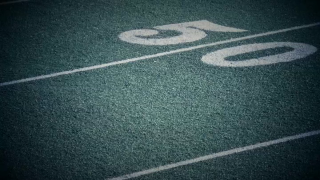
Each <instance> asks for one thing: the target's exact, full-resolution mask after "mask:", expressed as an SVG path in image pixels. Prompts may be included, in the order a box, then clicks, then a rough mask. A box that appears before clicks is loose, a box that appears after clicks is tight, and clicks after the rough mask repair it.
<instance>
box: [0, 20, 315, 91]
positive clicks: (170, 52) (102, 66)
mask: <svg viewBox="0 0 320 180" xmlns="http://www.w3.org/2000/svg"><path fill="white" fill-rule="evenodd" d="M318 25H320V22H317V23H313V24H308V25H302V26H295V27H291V28H286V29H281V30H276V31H269V32H265V33H259V34H254V35H249V36H245V37H239V38H234V39H229V40H224V41H218V42H214V43H208V44H203V45H198V46H192V47H188V48H181V49H177V50H172V51H167V52H162V53H157V54H152V55H145V56H141V57H136V58H131V59H125V60H120V61H114V62H111V63H105V64H100V65H95V66H89V67H84V68H79V69H73V70H69V71H62V72H57V73H52V74H47V75H40V76H35V77H30V78H25V79H20V80H14V81H8V82H3V83H0V87H2V86H8V85H13V84H20V83H25V82H30V81H36V80H40V79H47V78H52V77H57V76H62V75H67V74H73V73H78V72H84V71H90V70H95V69H101V68H106V67H109V66H114V65H119V64H126V63H130V62H136V61H140V60H145V59H151V58H156V57H161V56H167V55H171V54H177V53H181V52H187V51H192V50H195V49H201V48H205V47H210V46H216V45H221V44H227V43H231V42H237V41H242V40H248V39H253V38H257V37H263V36H268V35H273V34H278V33H284V32H288V31H293V30H298V29H304V28H309V27H314V26H318Z"/></svg>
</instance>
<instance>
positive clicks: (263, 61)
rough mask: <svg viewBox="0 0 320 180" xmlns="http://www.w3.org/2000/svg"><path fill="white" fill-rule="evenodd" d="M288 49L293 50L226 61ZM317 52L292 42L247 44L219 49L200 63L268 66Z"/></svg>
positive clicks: (225, 65) (232, 65) (229, 65)
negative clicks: (267, 50) (245, 55)
mask: <svg viewBox="0 0 320 180" xmlns="http://www.w3.org/2000/svg"><path fill="white" fill-rule="evenodd" d="M281 47H289V48H293V50H292V51H289V52H285V53H281V54H276V55H271V56H264V57H260V58H254V59H247V60H243V61H227V60H226V58H227V57H230V56H235V55H240V54H244V53H249V52H255V51H259V50H266V49H272V48H281ZM316 51H317V48H316V47H314V46H311V45H308V44H303V43H293V42H273V43H260V44H247V45H241V46H236V47H231V48H225V49H221V50H218V51H215V52H211V53H208V54H206V55H204V56H203V57H202V59H201V60H202V61H203V62H204V63H207V64H211V65H215V66H223V67H247V66H258V65H268V64H275V63H280V62H290V61H293V60H297V59H301V58H305V57H307V56H308V55H310V54H313V53H315V52H316Z"/></svg>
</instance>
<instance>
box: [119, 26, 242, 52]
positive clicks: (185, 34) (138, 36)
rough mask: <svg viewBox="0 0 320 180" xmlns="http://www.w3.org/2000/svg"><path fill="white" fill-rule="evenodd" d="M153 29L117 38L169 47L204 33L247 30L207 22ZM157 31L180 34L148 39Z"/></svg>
mask: <svg viewBox="0 0 320 180" xmlns="http://www.w3.org/2000/svg"><path fill="white" fill-rule="evenodd" d="M153 28H154V29H156V30H153V29H135V30H130V31H126V32H123V33H121V34H120V35H119V38H120V39H121V40H122V41H125V42H128V43H133V44H142V45H151V46H154V45H158V46H159V45H160V46H164V45H171V44H181V43H188V42H194V41H198V40H200V39H203V38H205V37H206V36H207V34H206V33H205V32H204V31H213V32H245V31H247V30H244V29H237V28H232V27H227V26H221V25H219V24H215V23H212V22H209V21H207V20H200V21H193V22H184V23H178V24H167V25H162V26H155V27H153ZM158 30H163V31H177V32H180V35H178V36H174V37H166V38H155V39H154V38H148V39H147V37H149V36H154V35H157V34H159V31H158Z"/></svg>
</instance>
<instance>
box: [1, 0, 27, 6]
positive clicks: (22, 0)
mask: <svg viewBox="0 0 320 180" xmlns="http://www.w3.org/2000/svg"><path fill="white" fill-rule="evenodd" d="M27 1H29V0H17V1H8V2H1V3H0V6H1V5H7V4H15V3H21V2H27Z"/></svg>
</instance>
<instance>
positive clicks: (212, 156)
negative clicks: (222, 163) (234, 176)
mask: <svg viewBox="0 0 320 180" xmlns="http://www.w3.org/2000/svg"><path fill="white" fill-rule="evenodd" d="M319 134H320V130H316V131H310V132H306V133H302V134H297V135H293V136H287V137H284V138H280V139H275V140H271V141H266V142H262V143H257V144H254V145H249V146H244V147H240V148H235V149H230V150H227V151H222V152H218V153H213V154H209V155H206V156H201V157H197V158H194V159H189V160H185V161H180V162H176V163H172V164H167V165H164V166H159V167H156V168H151V169H147V170H143V171H139V172H134V173H131V174H126V175H123V176H119V177H114V178H110V179H107V180H124V179H131V178H136V177H140V176H143V175H148V174H153V173H156V172H160V171H164V170H168V169H172V168H176V167H180V166H185V165H190V164H194V163H198V162H202V161H207V160H212V159H216V158H219V157H224V156H228V155H232V154H238V153H242V152H245V151H252V150H255V149H261V148H264V147H268V146H272V145H276V144H281V143H285V142H289V141H293V140H297V139H302V138H306V137H311V136H316V135H319Z"/></svg>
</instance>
